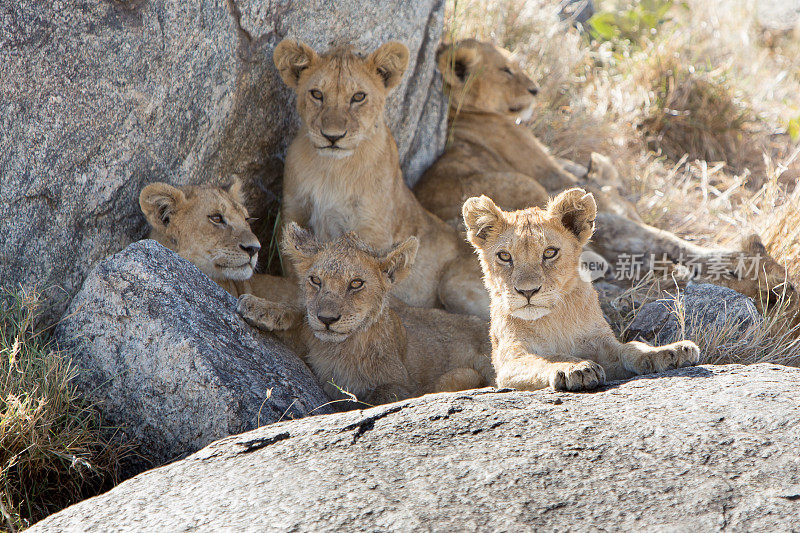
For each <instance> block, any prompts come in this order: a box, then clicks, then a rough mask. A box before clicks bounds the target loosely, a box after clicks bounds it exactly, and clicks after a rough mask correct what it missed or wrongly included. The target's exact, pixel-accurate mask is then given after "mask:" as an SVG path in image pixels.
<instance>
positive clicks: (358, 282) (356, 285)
mask: <svg viewBox="0 0 800 533" xmlns="http://www.w3.org/2000/svg"><path fill="white" fill-rule="evenodd" d="M363 286H364V281H363V280H360V279H358V278H356V279H354V280H353V281H351V282H350V290H353V291H355V290H358V289H360V288H361V287H363Z"/></svg>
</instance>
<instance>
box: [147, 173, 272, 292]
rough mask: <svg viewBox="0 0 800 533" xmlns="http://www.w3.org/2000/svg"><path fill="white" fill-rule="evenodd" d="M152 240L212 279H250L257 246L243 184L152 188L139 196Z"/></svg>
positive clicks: (156, 184) (256, 255) (158, 186)
mask: <svg viewBox="0 0 800 533" xmlns="http://www.w3.org/2000/svg"><path fill="white" fill-rule="evenodd" d="M139 206H140V207H141V208H142V212H143V213H144V216H145V217H146V218H147V222H149V223H150V226H151V227H152V231H151V233H150V238H151V239H155V240H157V241H159V242H160V243H161V244H163V245H164V246H166V247H167V248H170V249H171V250H173V251H174V252H175V253H177V254H178V255H180V256H181V257H183V258H184V259H186V260H187V261H189V262H191V263H194V264H195V265H196V266H197V267H198V268H199V269H200V270H202V271H203V272H204V273H205V274H206V275H207V276H208V277H210V278H211V279H215V280H235V281H241V280H246V279H248V278H250V277H251V276H252V275H253V271H254V269H255V266H256V261H258V251H259V250H260V249H261V245H260V244H259V242H258V239H257V238H256V236H255V235H254V234H253V232H252V231H250V226H249V224H248V214H247V209H246V208H245V207H244V205H243V199H242V190H241V184H239V183H238V182H235V183H234V184H233V185H231V186H230V187H228V188H221V187H200V186H193V185H189V186H185V187H180V188H178V187H173V186H172V185H168V184H166V183H153V184H150V185H148V186H147V187H145V188H144V189H142V192H141V194H140V195H139Z"/></svg>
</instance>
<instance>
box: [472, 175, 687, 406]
mask: <svg viewBox="0 0 800 533" xmlns="http://www.w3.org/2000/svg"><path fill="white" fill-rule="evenodd" d="M462 213H463V217H464V223H465V224H466V227H467V238H468V239H469V241H470V242H471V243H472V245H473V246H474V247H475V250H476V251H477V252H478V257H479V259H480V262H481V267H482V268H483V272H484V282H485V284H486V288H487V289H488V291H489V295H490V297H491V300H492V304H491V331H490V337H491V341H492V363H493V364H494V367H495V371H496V372H497V385H498V386H499V387H513V388H517V389H526V390H533V389H541V388H544V387H547V386H548V385H549V386H552V387H553V388H555V389H564V390H571V391H577V390H586V389H592V388H595V387H597V386H598V385H601V384H602V383H603V382H604V381H605V379H606V376H608V378H609V379H623V378H627V377H631V376H634V375H638V374H646V373H651V372H660V371H663V370H667V369H670V368H676V367H679V366H686V365H691V364H695V363H697V362H698V361H699V359H700V350H699V348H698V347H697V345H696V344H694V343H693V342H691V341H681V342H676V343H673V344H669V345H666V346H659V347H655V348H654V347H651V346H648V345H647V344H644V343H641V342H636V341H634V342H629V343H626V344H623V343H621V342H619V341H618V340H617V339H616V337H615V336H614V333H613V332H612V331H611V328H610V327H609V325H608V324H607V323H606V321H605V319H604V318H603V314H602V312H601V310H600V304H599V302H598V298H597V292H595V290H594V287H592V285H591V283H589V282H587V281H583V280H582V279H581V278H580V277H579V275H578V262H579V256H580V253H581V249H582V247H583V246H584V245H585V244H586V243H587V242H588V241H589V238H590V237H591V236H592V233H593V231H594V219H595V217H596V216H597V205H596V204H595V200H594V197H593V196H592V195H591V194H588V193H586V191H584V190H583V189H577V188H576V189H569V190H567V191H564V192H562V193H561V194H559V195H558V196H557V197H556V198H555V199H553V200H551V201H550V203H549V205H548V206H547V209H546V210H545V209H540V208H538V207H532V208H529V209H525V210H521V211H512V212H506V211H502V210H501V209H499V208H498V207H497V206H496V205H495V204H494V202H493V201H492V200H491V199H489V198H488V197H486V196H481V197H473V198H470V199H468V200H467V201H466V202H465V203H464V206H463V209H462Z"/></svg>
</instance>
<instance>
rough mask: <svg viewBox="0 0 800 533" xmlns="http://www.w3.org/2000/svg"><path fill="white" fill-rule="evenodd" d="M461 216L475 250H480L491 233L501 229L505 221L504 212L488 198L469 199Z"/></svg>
mask: <svg viewBox="0 0 800 533" xmlns="http://www.w3.org/2000/svg"><path fill="white" fill-rule="evenodd" d="M461 214H462V216H463V217H464V225H465V226H466V227H467V240H468V241H469V242H471V243H472V245H473V246H474V247H475V248H480V247H481V246H482V245H483V243H485V242H486V238H487V237H488V236H489V233H490V232H492V231H493V230H494V229H496V228H497V227H499V225H500V223H501V222H502V220H503V212H502V211H501V210H500V208H499V207H497V206H496V205H495V203H494V202H493V201H492V199H491V198H489V197H488V196H473V197H472V198H467V201H466V202H464V205H463V206H462V207H461Z"/></svg>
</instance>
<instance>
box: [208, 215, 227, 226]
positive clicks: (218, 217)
mask: <svg viewBox="0 0 800 533" xmlns="http://www.w3.org/2000/svg"><path fill="white" fill-rule="evenodd" d="M208 219H209V220H210V221H211V222H213V223H214V224H220V225H221V224H224V223H225V219H224V218H223V217H222V215H220V214H219V213H214V214H213V215H208Z"/></svg>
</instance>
